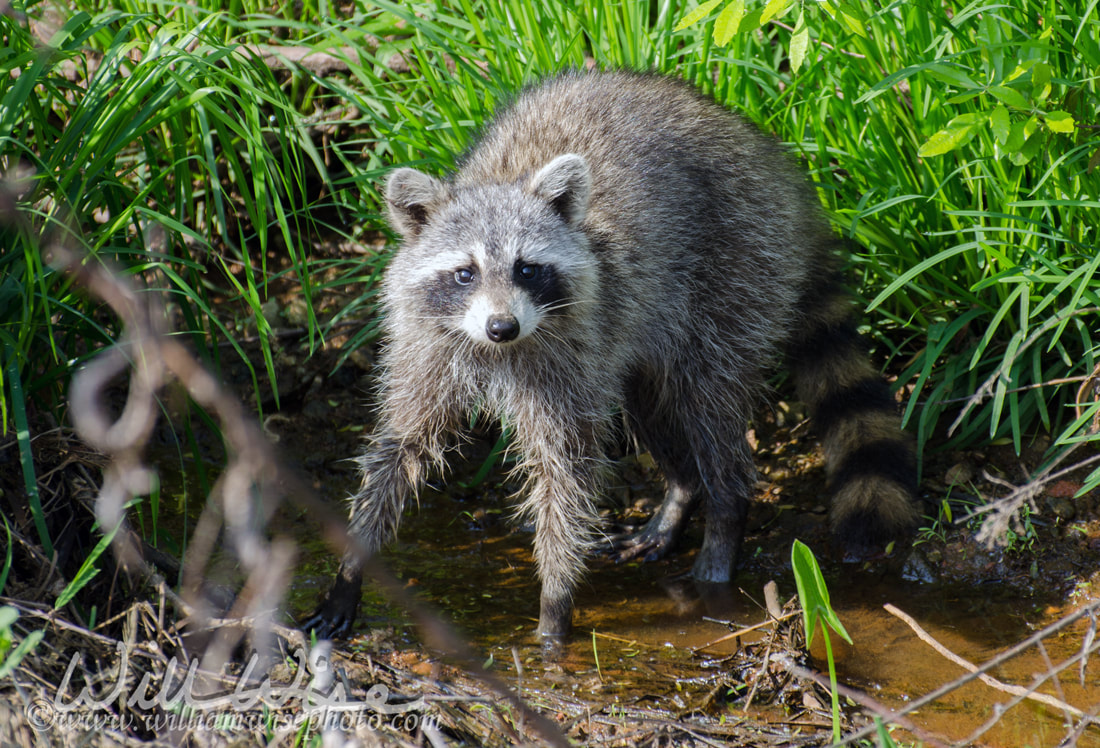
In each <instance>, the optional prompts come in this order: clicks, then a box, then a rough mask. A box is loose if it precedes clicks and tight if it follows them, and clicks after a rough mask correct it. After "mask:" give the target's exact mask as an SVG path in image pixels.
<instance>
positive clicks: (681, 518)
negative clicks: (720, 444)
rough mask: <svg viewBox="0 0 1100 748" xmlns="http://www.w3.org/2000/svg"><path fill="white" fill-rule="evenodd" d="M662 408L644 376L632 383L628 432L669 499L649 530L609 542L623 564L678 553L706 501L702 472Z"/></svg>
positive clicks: (628, 406)
mask: <svg viewBox="0 0 1100 748" xmlns="http://www.w3.org/2000/svg"><path fill="white" fill-rule="evenodd" d="M659 402H660V396H659V394H658V392H657V390H656V388H654V387H649V386H646V384H645V383H644V381H643V379H642V378H641V377H640V376H638V377H635V378H634V379H633V381H632V382H631V386H630V387H629V390H628V395H627V400H626V414H627V419H628V422H629V424H630V430H631V431H632V433H633V435H634V436H635V438H636V439H637V440H638V443H639V445H640V446H641V447H642V448H643V449H645V450H647V451H648V452H649V454H650V455H651V456H652V457H653V460H654V462H656V463H657V466H658V467H659V468H660V469H661V473H662V474H663V475H664V479H665V496H664V499H663V500H662V501H661V505H660V506H659V507H658V508H657V511H656V512H655V513H654V514H653V516H652V517H650V518H649V521H648V522H646V524H645V527H643V528H642V529H641V530H639V531H637V532H634V533H624V534H622V535H617V536H615V537H613V538H612V539H611V543H612V553H613V554H614V556H615V559H616V560H617V561H619V562H623V561H632V560H634V559H637V558H640V559H642V560H643V561H657V560H659V559H661V558H664V557H665V556H666V555H667V554H668V553H669V552H670V551H671V550H672V549H673V548H675V547H676V543H677V542H678V541H679V539H680V535H681V533H682V532H683V530H684V527H685V526H686V525H687V522H688V520H689V519H690V518H691V515H692V513H693V512H694V511H695V509H696V507H697V506H698V505H699V503H700V500H701V497H702V492H701V488H702V486H701V483H700V481H699V475H698V468H697V466H696V465H695V461H694V458H693V456H692V454H691V452H690V450H688V449H687V448H686V447H687V443H688V442H687V437H686V435H685V434H683V433H682V430H681V429H679V428H678V427H677V423H676V420H677V419H676V418H675V417H674V416H672V415H671V414H664V413H662V412H661V408H660V407H659V405H658V403H659Z"/></svg>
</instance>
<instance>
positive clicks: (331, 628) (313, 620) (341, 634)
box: [299, 600, 355, 640]
mask: <svg viewBox="0 0 1100 748" xmlns="http://www.w3.org/2000/svg"><path fill="white" fill-rule="evenodd" d="M327 602H328V601H327V600H326V601H325V602H324V603H322V604H321V605H320V606H318V608H317V610H315V611H314V612H313V615H311V616H310V617H309V618H307V619H305V620H304V621H302V622H301V624H299V628H300V629H302V631H305V632H306V633H311V632H312V633H313V635H314V636H316V637H317V639H318V640H320V639H345V638H347V636H348V634H350V633H351V629H352V624H353V623H354V622H355V616H354V615H353V616H351V617H348V616H346V615H343V614H341V613H334V612H333V611H330V610H327V608H328V607H329V606H328V605H327Z"/></svg>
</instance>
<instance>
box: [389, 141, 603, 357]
mask: <svg viewBox="0 0 1100 748" xmlns="http://www.w3.org/2000/svg"><path fill="white" fill-rule="evenodd" d="M588 180H589V176H588V167H587V165H586V164H585V162H584V159H582V158H581V157H580V156H574V155H566V156H559V157H558V158H556V159H554V160H553V161H551V162H550V163H549V164H548V165H547V166H545V167H543V169H542V170H540V171H539V172H538V173H537V174H536V175H535V176H534V177H532V178H530V179H529V180H527V181H526V183H521V184H510V185H500V184H494V185H473V186H465V187H452V186H450V185H446V184H444V183H441V182H438V181H436V180H434V179H432V178H431V177H428V176H427V175H424V174H421V173H420V172H417V171H414V170H412V169H399V170H397V171H395V172H394V173H393V174H392V175H391V177H390V180H389V182H388V184H387V189H386V199H387V202H388V203H389V208H390V220H391V223H392V224H393V225H394V227H395V228H397V229H398V230H399V231H400V232H401V233H402V234H403V236H404V239H405V244H404V247H403V248H402V250H401V252H400V253H398V255H397V256H396V257H395V258H394V262H393V264H392V265H391V268H390V273H391V275H392V276H393V279H394V280H393V284H394V286H398V285H399V286H400V288H394V293H393V294H392V296H393V297H394V298H395V299H396V300H398V303H399V304H404V305H408V304H415V305H416V306H417V307H418V309H417V316H419V317H420V318H421V319H423V320H425V321H427V322H429V323H435V324H437V325H439V326H440V327H442V328H444V329H445V330H447V331H450V332H454V333H456V334H460V335H464V336H465V337H466V338H467V339H469V340H470V341H472V342H474V343H475V344H479V345H483V346H486V347H489V348H494V347H502V346H510V345H514V344H516V343H519V342H520V341H522V340H524V339H525V338H527V337H529V336H530V335H532V334H533V333H535V332H536V331H538V330H539V329H540V328H541V327H544V326H545V325H547V324H548V320H551V319H552V318H554V317H560V316H564V315H566V314H568V311H569V309H570V308H571V307H573V306H574V305H575V304H576V302H577V301H578V300H579V298H578V297H583V296H585V295H586V294H589V293H590V291H591V286H592V284H593V283H594V277H595V258H594V257H593V255H592V253H591V252H590V251H589V249H588V245H587V240H586V238H585V236H584V234H583V233H582V232H581V230H580V224H581V223H582V222H583V220H584V212H585V209H586V207H587V201H588V192H589V185H588Z"/></svg>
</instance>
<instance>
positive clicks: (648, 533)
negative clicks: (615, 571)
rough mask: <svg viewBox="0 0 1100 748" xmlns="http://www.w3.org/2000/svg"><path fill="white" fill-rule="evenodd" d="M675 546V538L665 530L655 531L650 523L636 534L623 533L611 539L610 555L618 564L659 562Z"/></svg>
mask: <svg viewBox="0 0 1100 748" xmlns="http://www.w3.org/2000/svg"><path fill="white" fill-rule="evenodd" d="M675 544H676V536H675V534H674V533H671V532H668V531H667V530H656V529H653V528H652V523H650V524H647V525H646V526H645V527H644V528H643V529H642V530H641V531H639V532H636V533H623V534H622V535H616V536H615V537H613V538H611V547H612V555H613V557H614V559H615V561H617V562H618V563H624V562H626V561H633V560H635V559H637V558H641V560H642V561H647V562H648V561H659V560H660V559H662V558H664V557H665V556H666V555H668V552H669V551H670V550H672V546H674V545H675Z"/></svg>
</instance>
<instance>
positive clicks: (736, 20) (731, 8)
mask: <svg viewBox="0 0 1100 748" xmlns="http://www.w3.org/2000/svg"><path fill="white" fill-rule="evenodd" d="M744 15H745V0H732V1H731V2H730V4H729V5H727V6H726V7H725V8H723V9H722V12H721V13H719V14H718V20H716V21H715V22H714V43H715V44H717V45H718V46H720V47H724V46H726V45H727V44H729V43H730V39H732V38H733V35H734V34H736V33H737V29H738V27H739V26H740V25H741V18H742V17H743V16H744Z"/></svg>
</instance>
